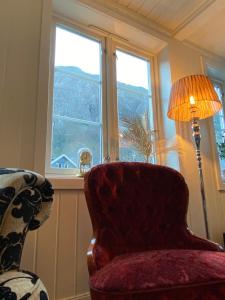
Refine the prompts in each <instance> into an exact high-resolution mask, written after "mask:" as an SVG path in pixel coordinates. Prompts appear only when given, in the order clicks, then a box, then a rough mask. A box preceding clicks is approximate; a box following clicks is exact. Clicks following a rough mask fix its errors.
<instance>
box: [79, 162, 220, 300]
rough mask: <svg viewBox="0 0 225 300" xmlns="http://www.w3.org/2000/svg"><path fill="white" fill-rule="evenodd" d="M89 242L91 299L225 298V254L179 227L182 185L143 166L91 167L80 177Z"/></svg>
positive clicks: (184, 202)
mask: <svg viewBox="0 0 225 300" xmlns="http://www.w3.org/2000/svg"><path fill="white" fill-rule="evenodd" d="M85 195H86V200H87V205H88V209H89V213H90V216H91V221H92V226H93V232H94V236H93V239H92V241H91V245H90V248H89V250H88V268H89V274H90V282H89V284H90V291H91V298H92V300H181V299H182V300H206V299H207V300H222V299H225V253H224V252H223V249H222V247H221V246H219V245H218V244H215V243H213V242H211V241H209V240H205V239H202V238H199V237H197V236H195V235H193V234H192V233H191V232H190V231H189V230H188V228H187V223H186V214H187V207H188V187H187V185H186V183H185V181H184V178H183V177H182V176H181V174H180V173H178V172H177V171H175V170H173V169H171V168H168V167H163V166H157V165H151V164H145V163H126V162H116V163H109V164H103V165H99V166H96V167H94V168H92V169H91V170H90V171H89V172H88V173H87V174H86V176H85Z"/></svg>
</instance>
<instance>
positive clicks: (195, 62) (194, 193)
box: [158, 40, 225, 243]
mask: <svg viewBox="0 0 225 300" xmlns="http://www.w3.org/2000/svg"><path fill="white" fill-rule="evenodd" d="M165 51H166V52H167V59H168V61H167V63H168V64H169V67H170V70H171V81H172V82H174V81H176V80H178V79H179V78H182V77H184V76H187V75H191V74H202V73H203V67H202V57H201V54H200V53H199V52H197V51H196V50H193V49H191V48H189V47H187V46H184V45H183V44H181V43H180V42H178V41H175V40H171V41H170V42H169V44H168V47H167V48H166V49H164V50H163V51H161V53H160V54H159V55H158V61H159V67H160V68H161V66H162V65H163V64H164V65H165ZM160 75H161V83H162V85H161V89H164V86H165V85H164V83H163V82H164V74H163V72H161V73H160ZM167 96H168V95H167ZM161 101H163V102H164V101H165V99H164V98H163V97H162V98H161ZM166 122H167V121H166ZM209 122H211V120H209V119H208V120H205V121H200V126H201V133H202V142H201V154H202V163H203V173H204V181H205V190H206V200H207V211H208V220H209V230H210V233H211V238H212V239H213V240H214V241H216V242H219V243H223V236H222V234H223V232H225V218H224V213H225V195H224V192H221V191H218V190H217V188H216V181H215V177H216V174H215V170H214V164H215V161H214V160H213V155H212V148H211V143H210V134H209ZM176 134H177V137H178V139H179V142H180V145H181V148H182V149H181V153H180V155H179V157H180V169H181V172H182V174H183V175H184V177H185V180H186V182H187V184H188V186H189V192H190V201H189V214H188V223H189V226H190V229H191V230H192V231H193V232H194V233H195V234H197V235H200V236H205V229H204V222H203V211H202V203H201V194H200V183H199V175H198V170H197V162H196V158H195V148H194V144H193V140H192V134H191V125H190V123H186V122H176Z"/></svg>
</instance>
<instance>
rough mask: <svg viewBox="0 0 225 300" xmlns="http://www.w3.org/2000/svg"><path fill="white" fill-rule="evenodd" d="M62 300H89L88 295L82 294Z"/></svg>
mask: <svg viewBox="0 0 225 300" xmlns="http://www.w3.org/2000/svg"><path fill="white" fill-rule="evenodd" d="M62 300H91V297H90V293H84V294H80V295H76V296H72V297H68V298H63V299H62Z"/></svg>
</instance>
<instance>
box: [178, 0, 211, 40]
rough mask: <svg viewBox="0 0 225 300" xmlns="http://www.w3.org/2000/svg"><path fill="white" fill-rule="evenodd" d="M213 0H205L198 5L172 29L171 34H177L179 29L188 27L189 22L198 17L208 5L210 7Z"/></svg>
mask: <svg viewBox="0 0 225 300" xmlns="http://www.w3.org/2000/svg"><path fill="white" fill-rule="evenodd" d="M214 2H215V0H206V1H205V2H204V3H203V4H202V5H201V6H200V7H198V8H197V9H196V10H194V11H193V12H192V13H191V14H190V15H189V16H187V17H186V18H185V19H184V21H183V22H182V23H180V24H179V25H178V26H177V27H176V28H175V29H174V30H173V36H175V35H176V34H178V33H179V32H180V31H181V30H183V29H184V28H186V27H188V25H190V23H191V22H192V21H193V20H195V19H196V18H198V17H199V16H200V15H201V14H202V13H203V12H204V11H205V10H206V9H207V8H208V7H210V6H211V5H212V4H213V3H214Z"/></svg>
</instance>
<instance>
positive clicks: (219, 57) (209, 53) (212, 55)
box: [182, 40, 225, 65]
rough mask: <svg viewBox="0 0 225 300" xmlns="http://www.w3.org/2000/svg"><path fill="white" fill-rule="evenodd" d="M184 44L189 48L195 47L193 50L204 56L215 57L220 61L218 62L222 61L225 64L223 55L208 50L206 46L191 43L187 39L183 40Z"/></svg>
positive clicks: (214, 58)
mask: <svg viewBox="0 0 225 300" xmlns="http://www.w3.org/2000/svg"><path fill="white" fill-rule="evenodd" d="M182 44H183V45H185V46H187V47H189V48H191V49H193V50H195V51H198V52H200V53H201V54H202V55H203V56H206V57H207V58H210V59H213V60H215V61H218V62H222V63H223V64H224V65H225V58H224V57H222V56H219V55H217V54H216V53H214V52H211V51H208V50H207V49H205V48H201V47H200V46H198V45H196V44H194V43H191V42H189V41H187V40H184V41H182Z"/></svg>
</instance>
